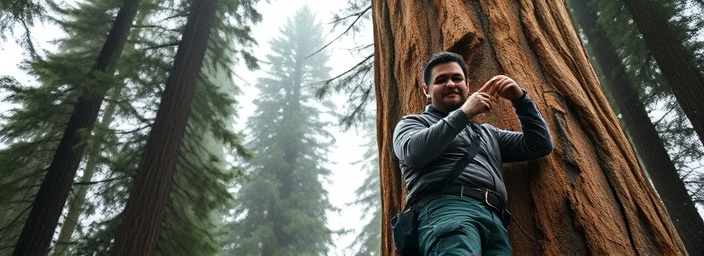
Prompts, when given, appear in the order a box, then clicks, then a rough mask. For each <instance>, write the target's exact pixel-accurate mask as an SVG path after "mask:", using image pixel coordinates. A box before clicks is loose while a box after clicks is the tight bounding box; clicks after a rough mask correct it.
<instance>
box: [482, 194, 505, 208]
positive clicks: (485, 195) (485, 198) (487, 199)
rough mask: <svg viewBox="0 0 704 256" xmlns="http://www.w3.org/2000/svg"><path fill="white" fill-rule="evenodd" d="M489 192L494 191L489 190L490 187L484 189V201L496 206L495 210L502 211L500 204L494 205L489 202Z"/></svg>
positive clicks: (492, 206)
mask: <svg viewBox="0 0 704 256" xmlns="http://www.w3.org/2000/svg"><path fill="white" fill-rule="evenodd" d="M489 192H492V191H491V190H488V189H486V190H484V203H485V204H486V205H488V206H489V207H491V208H494V210H496V211H501V210H500V209H499V207H498V206H496V205H493V204H491V203H490V202H489Z"/></svg>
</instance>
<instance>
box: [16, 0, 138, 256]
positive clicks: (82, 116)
mask: <svg viewBox="0 0 704 256" xmlns="http://www.w3.org/2000/svg"><path fill="white" fill-rule="evenodd" d="M138 6H139V0H125V1H124V3H123V5H122V8H120V11H119V12H118V13H117V17H116V18H115V22H114V23H113V25H112V27H111V28H110V32H109V34H108V37H107V39H106V40H105V44H104V45H103V48H102V50H101V52H100V55H99V56H98V59H97V60H96V63H95V64H94V65H93V68H92V71H91V72H92V73H91V74H90V77H92V78H95V77H99V75H95V72H109V71H110V69H111V68H112V65H113V64H114V63H115V62H116V61H117V59H118V58H119V57H120V54H121V53H122V49H123V48H124V46H125V42H126V40H127V36H128V35H129V31H130V28H131V27H132V21H133V20H134V17H135V15H136V14H137V8H138ZM89 82H90V83H92V84H93V85H94V87H93V88H91V90H89V91H86V92H83V94H82V95H81V97H79V99H78V102H76V105H75V106H74V110H73V113H72V114H71V117H70V119H69V121H68V124H67V125H66V129H65V130H64V134H63V137H62V138H61V142H59V146H58V148H57V149H56V153H55V154H54V158H53V159H52V161H51V164H50V166H49V169H48V171H47V174H46V177H45V178H44V181H43V182H42V185H41V187H40V188H39V192H38V193H37V196H36V198H35V200H34V204H33V206H32V211H31V212H30V213H29V217H28V218H27V222H26V223H25V225H24V228H23V229H22V233H21V234H20V236H19V239H18V240H17V244H16V245H15V251H14V252H13V255H46V254H47V253H48V250H49V244H50V243H51V238H52V236H53V234H54V230H55V229H56V225H57V224H58V222H59V217H61V211H62V209H63V207H64V204H65V203H66V199H67V198H68V193H69V191H70V190H71V185H72V184H73V179H74V177H75V176H76V171H77V170H78V165H79V163H80V162H81V158H82V157H83V151H84V149H85V143H82V141H83V139H84V138H82V137H81V135H80V134H79V133H83V134H90V131H91V130H92V127H93V124H94V123H95V121H96V120H97V119H98V113H99V112H100V105H102V103H103V98H105V93H106V92H107V91H108V89H109V88H108V87H107V86H105V85H103V84H101V83H102V82H101V81H97V79H90V80H89Z"/></svg>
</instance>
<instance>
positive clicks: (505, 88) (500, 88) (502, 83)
mask: <svg viewBox="0 0 704 256" xmlns="http://www.w3.org/2000/svg"><path fill="white" fill-rule="evenodd" d="M488 84H492V85H489V86H491V87H496V89H495V92H496V94H498V95H499V96H501V97H502V98H504V99H507V100H517V99H520V98H523V94H524V92H523V89H521V87H520V86H518V84H517V83H516V81H514V80H513V79H511V78H510V77H508V76H504V75H498V76H495V77H493V78H491V80H489V82H486V84H484V87H486V86H487V85H488ZM484 87H482V88H484ZM479 90H480V91H481V89H479Z"/></svg>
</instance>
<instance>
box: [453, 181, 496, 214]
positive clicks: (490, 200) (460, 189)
mask: <svg viewBox="0 0 704 256" xmlns="http://www.w3.org/2000/svg"><path fill="white" fill-rule="evenodd" d="M444 194H445V195H456V196H466V197H471V198H474V199H477V200H479V201H481V202H483V203H484V204H485V205H486V206H489V208H491V209H494V210H496V211H497V212H498V213H502V212H503V211H504V210H506V200H504V199H503V198H502V197H501V195H499V193H497V192H496V191H492V190H491V189H488V188H483V189H482V188H474V187H468V186H463V185H453V186H449V187H447V189H445V193H444Z"/></svg>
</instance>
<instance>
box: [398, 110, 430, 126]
mask: <svg viewBox="0 0 704 256" xmlns="http://www.w3.org/2000/svg"><path fill="white" fill-rule="evenodd" d="M401 120H414V121H419V122H421V123H423V124H424V125H425V126H430V124H432V123H434V122H436V121H437V117H435V116H433V115H431V114H430V113H428V112H422V113H418V114H408V115H405V116H403V118H401Z"/></svg>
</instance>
